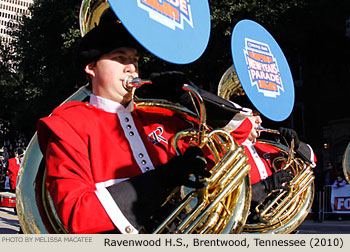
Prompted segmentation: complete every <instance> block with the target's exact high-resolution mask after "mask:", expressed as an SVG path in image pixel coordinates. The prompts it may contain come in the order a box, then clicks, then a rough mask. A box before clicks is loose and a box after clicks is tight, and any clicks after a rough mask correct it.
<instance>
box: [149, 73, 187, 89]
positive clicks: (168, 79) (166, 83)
mask: <svg viewBox="0 0 350 252" xmlns="http://www.w3.org/2000/svg"><path fill="white" fill-rule="evenodd" d="M150 79H151V81H152V85H154V86H157V87H159V88H166V89H168V90H169V89H171V90H182V86H183V84H185V83H187V84H189V83H191V81H190V80H189V79H188V78H187V77H186V75H185V74H184V73H183V72H180V71H166V72H160V73H152V74H151V75H150Z"/></svg>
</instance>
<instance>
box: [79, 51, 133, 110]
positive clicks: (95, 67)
mask: <svg viewBox="0 0 350 252" xmlns="http://www.w3.org/2000/svg"><path fill="white" fill-rule="evenodd" d="M138 60H139V55H138V53H137V50H136V49H134V48H129V47H120V48H117V49H115V50H113V51H111V52H109V53H107V54H104V55H102V56H101V57H100V58H99V59H98V60H97V61H96V62H92V63H90V64H88V65H87V66H86V67H85V72H86V73H87V74H88V75H90V76H91V82H92V92H93V93H94V94H95V95H98V96H101V97H103V98H106V99H109V100H112V101H115V102H118V103H120V104H122V105H124V106H126V105H128V103H129V102H130V100H131V99H132V95H133V94H132V91H130V90H128V89H125V88H124V87H123V81H124V79H125V78H126V77H127V76H128V75H131V76H133V78H136V77H138V72H139V69H138Z"/></svg>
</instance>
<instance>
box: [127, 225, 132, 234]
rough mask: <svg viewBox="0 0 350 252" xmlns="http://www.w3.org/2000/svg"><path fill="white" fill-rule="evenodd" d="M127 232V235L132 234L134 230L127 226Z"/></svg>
mask: <svg viewBox="0 0 350 252" xmlns="http://www.w3.org/2000/svg"><path fill="white" fill-rule="evenodd" d="M125 232H127V233H129V234H130V233H131V232H132V228H131V227H130V226H127V227H126V228H125Z"/></svg>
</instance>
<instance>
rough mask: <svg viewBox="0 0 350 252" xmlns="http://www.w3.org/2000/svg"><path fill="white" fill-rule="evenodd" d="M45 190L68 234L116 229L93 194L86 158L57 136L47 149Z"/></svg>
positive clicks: (93, 186) (88, 163)
mask: <svg viewBox="0 0 350 252" xmlns="http://www.w3.org/2000/svg"><path fill="white" fill-rule="evenodd" d="M46 157H47V158H46V167H47V176H46V186H47V188H48V191H49V193H50V196H51V198H52V199H53V202H55V208H56V211H57V214H58V216H59V217H60V219H61V221H62V223H63V224H64V225H65V227H66V228H67V230H68V231H69V232H71V233H99V232H103V231H108V230H113V229H115V227H114V225H113V223H112V221H111V220H110V218H109V217H108V215H107V213H106V211H105V210H104V208H103V206H102V205H101V203H100V201H99V200H98V198H97V196H96V194H95V190H96V187H95V184H94V181H93V179H92V177H91V173H90V172H89V169H90V161H89V158H88V156H85V155H83V154H81V153H79V152H77V151H76V150H75V149H74V148H73V147H72V146H70V145H69V144H67V143H66V142H65V141H64V140H62V139H59V138H58V137H56V136H51V137H50V139H49V142H48V145H47V149H46Z"/></svg>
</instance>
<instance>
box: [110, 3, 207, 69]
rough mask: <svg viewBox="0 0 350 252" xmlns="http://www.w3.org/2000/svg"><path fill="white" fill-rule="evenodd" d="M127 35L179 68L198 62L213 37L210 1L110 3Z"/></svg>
mask: <svg viewBox="0 0 350 252" xmlns="http://www.w3.org/2000/svg"><path fill="white" fill-rule="evenodd" d="M108 2H109V4H110V6H111V7H112V9H113V11H114V12H115V13H116V15H117V16H118V17H119V19H120V20H121V21H122V23H123V24H124V25H125V27H126V28H127V29H128V31H129V32H130V33H131V34H132V35H133V36H134V37H135V38H136V39H137V40H138V41H139V43H141V44H142V45H143V46H144V47H145V48H146V49H147V50H149V51H150V52H151V53H153V54H154V55H156V56H158V57H159V58H161V59H163V60H165V61H168V62H171V63H176V64H188V63H191V62H193V61H195V60H196V59H198V58H199V57H200V56H201V55H202V54H203V52H204V50H205V49H206V47H207V45H208V41H209V36H210V10H209V4H208V1H207V0H200V1H198V0H108Z"/></svg>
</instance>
